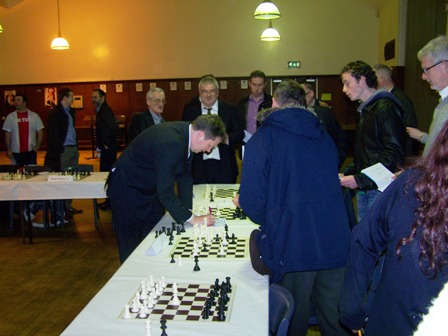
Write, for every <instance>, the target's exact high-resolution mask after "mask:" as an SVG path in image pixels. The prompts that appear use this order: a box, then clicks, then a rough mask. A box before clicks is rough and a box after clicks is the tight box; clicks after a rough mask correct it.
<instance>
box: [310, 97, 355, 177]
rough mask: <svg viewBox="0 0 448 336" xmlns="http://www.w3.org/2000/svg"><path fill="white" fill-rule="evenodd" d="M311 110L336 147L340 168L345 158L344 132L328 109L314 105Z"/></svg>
mask: <svg viewBox="0 0 448 336" xmlns="http://www.w3.org/2000/svg"><path fill="white" fill-rule="evenodd" d="M313 109H314V113H316V116H317V117H318V118H319V120H320V122H321V123H322V124H323V125H324V126H325V130H326V131H327V132H328V134H329V135H330V137H331V138H332V139H333V141H334V144H335V145H336V148H337V150H338V158H339V165H338V166H339V168H341V166H342V164H343V163H344V160H345V157H346V156H347V145H346V136H345V133H344V130H343V129H342V128H341V125H339V122H338V120H337V119H336V117H335V116H334V114H333V112H332V111H331V108H330V107H326V106H319V105H315V106H313Z"/></svg>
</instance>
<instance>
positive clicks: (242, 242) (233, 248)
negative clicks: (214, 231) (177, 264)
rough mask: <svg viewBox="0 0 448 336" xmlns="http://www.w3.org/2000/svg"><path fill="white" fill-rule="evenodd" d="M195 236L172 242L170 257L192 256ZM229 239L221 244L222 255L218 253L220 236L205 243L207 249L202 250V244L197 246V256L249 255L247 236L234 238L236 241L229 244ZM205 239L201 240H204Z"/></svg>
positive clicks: (228, 257) (239, 257)
mask: <svg viewBox="0 0 448 336" xmlns="http://www.w3.org/2000/svg"><path fill="white" fill-rule="evenodd" d="M195 240H196V238H195V237H180V239H179V240H178V241H177V242H176V243H175V244H174V247H173V250H172V251H171V253H170V258H171V256H172V255H173V254H174V258H175V259H176V258H178V257H179V256H180V257H181V258H192V257H193V250H194V241H195ZM231 240H232V239H229V240H228V241H227V245H226V246H223V248H224V255H220V248H221V238H219V241H216V239H215V238H213V239H212V241H211V245H209V244H207V251H204V250H203V246H199V252H198V254H199V255H198V257H199V258H223V259H226V258H227V259H241V258H246V257H248V256H249V252H248V249H249V242H248V239H247V237H237V238H235V241H236V243H235V244H231ZM204 241H205V240H203V242H204Z"/></svg>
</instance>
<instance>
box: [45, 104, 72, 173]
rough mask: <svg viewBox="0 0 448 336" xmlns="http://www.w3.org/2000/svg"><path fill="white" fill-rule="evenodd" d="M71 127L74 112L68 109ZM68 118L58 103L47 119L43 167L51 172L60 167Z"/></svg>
mask: <svg viewBox="0 0 448 336" xmlns="http://www.w3.org/2000/svg"><path fill="white" fill-rule="evenodd" d="M70 115H71V116H72V119H73V126H75V124H76V110H75V109H74V108H70ZM68 122H69V118H68V116H67V115H66V114H65V112H64V108H63V107H62V104H61V103H58V105H56V106H55V107H54V108H53V109H52V110H51V111H50V113H49V114H48V118H47V125H46V126H47V127H46V129H47V153H46V155H45V163H44V165H45V166H47V167H50V168H51V170H53V171H59V169H60V167H61V154H62V153H64V141H65V138H66V137H67V131H68Z"/></svg>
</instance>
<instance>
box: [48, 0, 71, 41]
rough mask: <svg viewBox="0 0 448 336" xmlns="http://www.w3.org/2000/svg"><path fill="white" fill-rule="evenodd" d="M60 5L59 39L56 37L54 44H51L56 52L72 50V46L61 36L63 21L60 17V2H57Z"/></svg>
mask: <svg viewBox="0 0 448 336" xmlns="http://www.w3.org/2000/svg"><path fill="white" fill-rule="evenodd" d="M57 3H58V29H59V34H58V37H56V38H55V39H54V40H53V42H51V49H54V50H66V49H70V45H69V44H68V42H67V40H66V39H65V38H63V37H62V35H61V20H60V16H59V0H57Z"/></svg>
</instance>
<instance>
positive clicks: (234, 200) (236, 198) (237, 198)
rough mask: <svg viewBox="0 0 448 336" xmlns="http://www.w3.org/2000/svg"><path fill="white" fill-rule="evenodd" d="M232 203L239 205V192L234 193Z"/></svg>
mask: <svg viewBox="0 0 448 336" xmlns="http://www.w3.org/2000/svg"><path fill="white" fill-rule="evenodd" d="M232 202H233V204H235V206H237V207H238V208H241V207H240V194H236V195H235V197H234V198H233V199H232Z"/></svg>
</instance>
